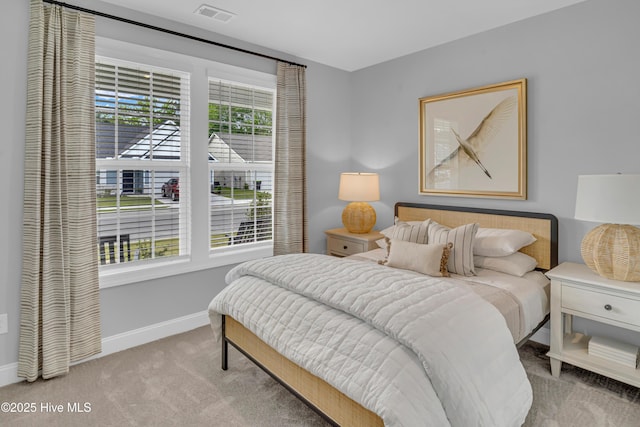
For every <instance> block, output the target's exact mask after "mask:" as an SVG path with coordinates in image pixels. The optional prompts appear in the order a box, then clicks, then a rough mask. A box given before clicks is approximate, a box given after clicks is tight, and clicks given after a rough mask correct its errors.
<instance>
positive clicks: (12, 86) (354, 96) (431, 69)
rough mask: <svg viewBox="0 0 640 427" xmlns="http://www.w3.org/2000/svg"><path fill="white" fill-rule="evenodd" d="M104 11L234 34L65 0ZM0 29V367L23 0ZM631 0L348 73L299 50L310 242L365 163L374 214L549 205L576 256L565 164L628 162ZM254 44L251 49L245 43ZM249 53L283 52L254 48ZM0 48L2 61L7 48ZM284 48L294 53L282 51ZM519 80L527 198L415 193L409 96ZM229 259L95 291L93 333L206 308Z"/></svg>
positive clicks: (161, 40) (11, 341)
mask: <svg viewBox="0 0 640 427" xmlns="http://www.w3.org/2000/svg"><path fill="white" fill-rule="evenodd" d="M77 4H81V5H84V6H86V7H89V8H93V9H98V10H102V11H105V12H107V13H113V14H117V15H125V16H126V17H128V18H131V19H139V20H142V21H145V22H148V23H151V24H154V25H161V26H166V27H168V28H171V29H174V30H178V31H184V32H188V33H191V34H195V35H200V36H203V37H207V38H212V39H215V40H217V41H222V42H227V43H229V44H233V45H237V46H239V47H245V48H246V47H248V48H253V46H250V45H247V44H246V43H242V42H240V41H236V40H229V39H226V38H224V37H220V36H216V35H213V34H207V33H206V32H204V31H203V30H199V29H195V28H186V27H184V26H180V25H178V24H175V23H170V22H166V21H163V20H160V19H159V18H154V17H149V16H142V15H139V14H137V13H133V12H126V13H123V12H122V9H119V8H116V7H115V6H112V5H109V4H105V3H101V2H97V1H88V0H87V1H84V2H77ZM3 12H4V13H3V14H1V16H0V34H2V36H3V40H11V43H5V44H4V45H3V56H4V58H5V61H3V63H2V64H1V65H0V88H1V92H2V93H3V94H4V102H2V103H0V113H1V114H0V127H1V128H2V129H3V132H4V138H3V139H2V141H1V142H0V144H1V148H2V155H1V156H0V178H2V181H1V182H2V183H4V191H3V194H4V196H3V203H1V204H0V233H1V234H0V235H1V236H2V237H1V238H0V313H8V314H9V334H5V335H0V367H1V366H3V365H6V364H9V363H13V362H15V361H16V360H17V346H18V321H19V313H18V311H19V288H20V265H21V255H20V253H21V224H22V211H21V209H22V207H21V206H22V188H23V177H22V174H23V159H24V154H23V150H24V142H23V141H24V110H25V94H26V77H25V75H26V49H27V28H28V2H27V1H24V0H10V1H8V2H5V4H4V10H3ZM638 16H640V3H637V2H635V1H634V0H616V1H607V0H591V1H588V2H585V3H580V4H578V5H576V6H572V7H569V8H566V9H562V10H559V11H556V12H552V13H550V14H547V15H543V16H540V17H536V18H532V19H529V20H525V21H521V22H518V23H515V24H512V25H509V26H506V27H503V28H499V29H497V30H493V31H489V32H486V33H483V34H479V35H476V36H473V37H469V38H465V39H462V40H459V41H456V42H453V43H449V44H447V45H443V46H440V47H436V48H433V49H429V50H425V51H423V52H419V53H416V54H413V55H410V56H406V57H403V58H400V59H397V60H394V61H390V62H387V63H383V64H379V65H376V66H373V67H370V68H367V69H363V70H360V71H357V72H354V73H347V72H344V71H340V70H336V69H334V68H331V67H327V66H323V65H320V64H316V63H311V62H309V61H303V60H299V61H298V62H304V63H307V64H308V65H309V67H308V69H307V82H308V103H307V110H308V123H307V124H308V132H307V133H308V148H307V170H308V190H309V218H310V221H309V227H310V249H311V251H313V252H323V251H324V244H325V240H324V233H323V230H325V229H327V228H332V227H337V226H340V213H341V211H342V209H343V207H344V202H340V201H338V200H337V187H338V179H339V174H340V172H344V171H347V170H355V171H378V172H380V174H381V187H382V188H381V193H382V194H381V195H382V200H381V201H380V202H376V203H374V207H375V208H376V210H377V211H378V227H379V228H380V227H384V226H386V225H388V224H389V223H390V222H391V219H392V216H393V204H394V203H395V202H396V201H414V202H429V203H440V204H449V205H469V206H479V207H490V208H502V209H514V210H529V211H540V212H550V213H553V214H555V215H556V216H557V217H558V218H559V219H560V259H561V261H564V260H572V261H579V259H580V256H579V243H580V240H581V238H582V236H583V235H584V234H585V233H586V232H587V231H588V230H589V229H590V228H591V227H593V224H589V223H579V222H577V221H575V220H573V219H572V216H573V208H574V198H575V186H576V180H577V175H579V174H583V173H611V172H623V173H631V172H638V169H639V168H638V158H639V156H638V154H640V145H639V144H638V141H637V140H636V138H637V137H636V136H635V132H634V131H635V129H634V124H635V122H636V120H635V119H636V116H637V114H638V112H639V111H640V108H639V103H640V96H639V95H640V94H639V93H638V92H639V85H638V83H637V80H636V77H637V76H638V75H640V58H639V55H638V49H637V40H640V29H639V28H638V27H637V25H635V22H634V20H635V19H636V18H637V17H638ZM97 31H98V33H99V34H102V35H108V36H111V37H115V38H120V39H123V40H135V41H136V42H138V43H142V44H148V45H149V46H156V47H161V48H165V49H170V50H177V51H180V52H183V53H189V54H192V55H195V56H202V57H207V58H211V59H214V60H217V61H220V62H227V63H231V64H233V65H240V66H245V67H248V68H253V69H256V70H260V71H271V72H273V71H274V70H275V65H274V63H273V62H271V61H267V60H263V59H259V58H254V57H248V56H246V55H242V54H239V53H234V52H231V51H227V50H224V49H220V48H215V47H212V46H208V45H201V44H198V43H188V42H185V41H183V40H177V39H173V38H171V37H165V36H160V35H159V34H156V33H148V32H146V31H143V30H141V29H138V28H135V27H131V26H128V25H126V24H117V23H114V22H113V21H108V20H105V19H98V25H97ZM258 49H259V48H258ZM261 51H262V52H265V53H272V54H276V56H280V55H284V54H280V55H279V54H278V53H277V52H272V51H269V50H266V49H261ZM8 59H10V60H8ZM289 59H292V60H296V58H289ZM522 77H526V78H527V79H528V85H529V86H528V88H529V91H528V100H529V103H528V130H529V131H528V149H529V198H528V200H527V201H503V200H491V199H464V198H445V197H425V196H419V195H418V194H417V185H418V184H417V179H418V163H417V149H418V111H417V108H418V98H420V97H423V96H428V95H433V94H440V93H446V92H449V91H455V90H460V89H465V88H472V87H476V86H480V85H485V84H490V83H497V82H501V81H505V80H511V79H516V78H522ZM226 271H228V268H217V269H212V270H206V271H201V272H196V273H190V274H185V275H180V276H174V277H169V278H165V279H161V280H154V281H149V282H144V283H139V284H133V285H125V286H120V287H115V288H109V289H104V290H102V291H101V304H102V319H103V336H105V337H107V336H111V335H114V334H117V333H121V332H125V331H128V330H132V329H136V328H140V327H143V326H147V325H151V324H154V323H158V322H161V321H165V320H169V319H172V318H176V317H179V316H184V315H188V314H191V313H194V312H199V311H202V310H204V309H206V305H207V302H208V301H209V300H210V299H211V298H212V297H213V296H214V295H215V294H216V293H217V292H218V291H219V290H220V289H221V287H222V286H223V277H224V274H225V273H226Z"/></svg>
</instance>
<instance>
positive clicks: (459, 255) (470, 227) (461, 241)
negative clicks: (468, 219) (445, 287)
mask: <svg viewBox="0 0 640 427" xmlns="http://www.w3.org/2000/svg"><path fill="white" fill-rule="evenodd" d="M477 232H478V224H466V225H461V226H460V227H456V228H449V227H445V226H444V225H441V224H438V223H437V222H435V221H431V224H429V243H453V249H452V250H451V255H450V256H449V263H448V264H447V268H448V269H449V272H450V273H455V274H461V275H463V276H475V275H476V270H475V267H474V264H473V244H474V240H475V237H476V233H477Z"/></svg>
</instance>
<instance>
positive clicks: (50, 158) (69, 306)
mask: <svg viewBox="0 0 640 427" xmlns="http://www.w3.org/2000/svg"><path fill="white" fill-rule="evenodd" d="M94 62H95V29H94V18H93V16H91V15H87V14H84V13H78V12H74V11H70V10H67V9H64V8H62V7H60V6H51V5H45V4H43V3H42V1H41V0H31V21H30V25H29V54H28V79H27V122H26V141H25V168H24V169H25V171H24V225H23V227H24V235H23V255H22V260H23V261H22V288H21V305H20V347H19V360H18V364H19V366H18V375H19V376H21V377H24V378H26V379H27V380H29V381H34V380H35V379H36V378H37V377H38V374H39V373H38V371H39V370H40V369H41V370H42V377H43V378H50V377H54V376H57V375H61V374H64V373H66V372H68V370H69V364H70V363H72V362H74V361H77V360H80V359H82V358H85V357H88V356H91V355H94V354H96V353H99V352H100V351H101V333H100V311H99V290H98V255H97V232H96V217H95V212H96V211H95V200H96V197H95V196H96V195H95V142H94V141H95V130H94V126H95V117H94V90H95V89H94V79H95V77H94V67H95V65H94Z"/></svg>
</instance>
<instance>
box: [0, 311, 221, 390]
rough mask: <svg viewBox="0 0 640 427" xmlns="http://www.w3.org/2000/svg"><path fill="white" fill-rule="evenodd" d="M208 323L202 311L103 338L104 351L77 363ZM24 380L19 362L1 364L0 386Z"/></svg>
mask: <svg viewBox="0 0 640 427" xmlns="http://www.w3.org/2000/svg"><path fill="white" fill-rule="evenodd" d="M208 324H209V315H208V313H207V312H206V311H201V312H199V313H194V314H190V315H188V316H183V317H178V318H177V319H172V320H167V321H165V322H160V323H156V324H154V325H149V326H145V327H143V328H138V329H134V330H131V331H127V332H123V333H121V334H116V335H112V336H110V337H106V338H103V339H102V352H101V353H100V354H96V355H95V356H93V357H90V358H88V359H84V360H83V361H81V362H77V363H83V362H86V361H88V360H92V359H98V358H100V357H103V356H107V355H109V354H113V353H117V352H119V351H122V350H126V349H128V348H132V347H136V346H139V345H142V344H146V343H149V342H151V341H156V340H159V339H161V338H166V337H169V336H171V335H176V334H180V333H183V332H187V331H190V330H192V329H196V328H199V327H201V326H205V325H208ZM23 380H24V378H20V377H18V363H9V364H7V365H3V366H0V387H2V386H5V385H9V384H13V383H18V382H20V381H23Z"/></svg>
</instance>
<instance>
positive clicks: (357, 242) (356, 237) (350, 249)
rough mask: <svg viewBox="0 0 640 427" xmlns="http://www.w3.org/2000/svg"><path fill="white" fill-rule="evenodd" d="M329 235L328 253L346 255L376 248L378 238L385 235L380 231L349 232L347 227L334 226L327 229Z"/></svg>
mask: <svg viewBox="0 0 640 427" xmlns="http://www.w3.org/2000/svg"><path fill="white" fill-rule="evenodd" d="M325 234H326V235H327V254H328V255H333V256H338V257H345V256H349V255H353V254H359V253H361V252H366V251H370V250H372V249H376V248H377V247H378V245H377V244H376V240H379V239H383V238H384V236H383V235H382V234H381V233H379V232H378V231H375V230H373V231H370V232H369V233H364V234H355V233H349V232H348V231H347V229H346V228H334V229H332V230H327V231H325Z"/></svg>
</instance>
